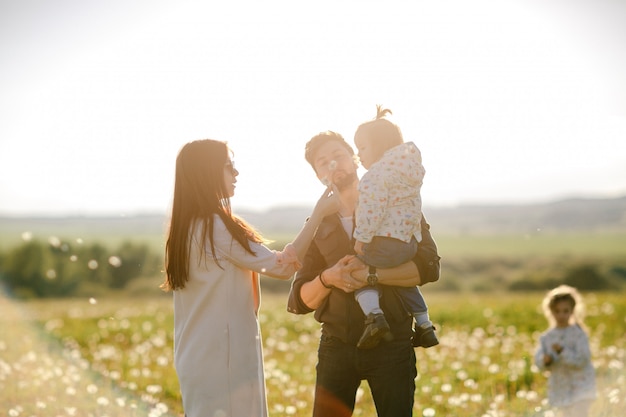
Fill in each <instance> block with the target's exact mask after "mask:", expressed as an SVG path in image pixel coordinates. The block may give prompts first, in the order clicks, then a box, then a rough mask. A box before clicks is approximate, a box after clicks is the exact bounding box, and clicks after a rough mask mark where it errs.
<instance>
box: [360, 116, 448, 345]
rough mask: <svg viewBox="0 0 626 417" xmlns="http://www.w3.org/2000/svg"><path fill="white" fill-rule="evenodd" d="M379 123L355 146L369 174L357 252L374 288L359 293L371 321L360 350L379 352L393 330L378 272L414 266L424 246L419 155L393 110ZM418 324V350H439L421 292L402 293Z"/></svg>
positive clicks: (365, 128) (364, 129)
mask: <svg viewBox="0 0 626 417" xmlns="http://www.w3.org/2000/svg"><path fill="white" fill-rule="evenodd" d="M376 110H377V114H376V118H375V119H374V120H372V121H369V122H366V123H363V124H361V125H360V126H359V127H358V129H357V131H356V133H355V135H354V144H355V145H356V147H357V150H358V156H359V159H360V160H361V164H362V165H363V167H364V168H365V169H367V170H368V171H367V172H366V173H365V175H363V178H361V181H360V182H359V200H358V205H357V209H356V214H355V216H356V221H355V222H356V225H355V229H354V234H353V236H354V238H355V239H356V244H355V247H354V250H355V252H356V253H357V257H358V258H359V259H360V260H361V261H362V262H363V263H364V264H366V265H368V266H369V267H370V276H371V277H372V278H373V279H372V280H370V279H369V278H368V281H369V282H370V286H369V287H365V288H362V289H360V290H358V291H356V292H355V297H356V300H357V302H358V303H359V305H360V306H361V309H362V310H363V313H364V314H365V316H366V319H365V330H364V332H363V334H362V336H361V338H360V340H359V342H358V344H357V347H359V348H362V349H369V348H373V347H375V346H376V345H377V344H378V343H379V342H380V340H381V339H387V338H389V336H390V334H389V324H388V323H387V320H386V319H385V316H384V314H383V311H382V309H381V308H380V305H379V300H378V298H379V294H378V290H377V289H376V287H375V283H376V282H375V276H376V275H375V268H392V267H395V266H398V265H401V264H403V263H405V262H408V261H410V260H411V259H412V258H413V257H414V256H415V254H416V252H417V250H418V246H417V245H418V242H419V241H421V239H422V235H421V222H422V199H421V195H420V189H421V187H422V181H423V178H424V174H425V170H424V166H423V165H422V157H421V154H420V151H419V149H418V148H417V146H415V144H414V143H413V142H406V143H405V142H404V139H403V137H402V133H401V132H400V128H399V127H398V126H396V125H395V124H394V123H392V122H390V121H389V120H387V119H386V118H385V116H386V115H387V114H391V111H390V110H388V109H383V108H382V106H380V105H378V106H376ZM398 294H399V295H400V296H401V298H402V300H403V301H404V304H405V305H406V307H407V308H408V310H409V311H410V312H411V313H412V314H413V317H414V318H415V335H414V337H413V346H422V347H425V348H428V347H431V346H435V345H437V344H439V340H437V336H436V335H435V328H434V326H433V324H432V322H431V321H430V318H429V316H428V307H427V306H426V301H425V300H424V297H423V296H422V294H421V292H420V290H419V288H418V287H410V288H401V289H398Z"/></svg>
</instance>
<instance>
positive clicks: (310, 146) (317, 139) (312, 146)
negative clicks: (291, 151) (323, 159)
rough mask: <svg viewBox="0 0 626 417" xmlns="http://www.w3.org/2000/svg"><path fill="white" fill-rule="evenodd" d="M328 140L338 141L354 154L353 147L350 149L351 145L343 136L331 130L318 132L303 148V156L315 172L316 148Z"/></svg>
mask: <svg viewBox="0 0 626 417" xmlns="http://www.w3.org/2000/svg"><path fill="white" fill-rule="evenodd" d="M330 141H336V142H339V143H340V144H341V146H343V147H344V148H346V150H347V151H348V153H349V154H350V155H354V149H352V146H350V145H349V144H348V142H346V140H345V139H344V138H343V136H341V135H340V134H339V133H337V132H333V131H332V130H327V131H325V132H320V133H318V134H317V135H315V136H313V137H312V138H311V139H310V140H309V141H308V142H307V143H306V145H305V148H304V158H305V159H306V160H307V162H308V163H309V164H310V165H311V167H312V168H313V170H314V171H315V172H317V171H316V170H315V165H314V162H315V155H316V154H317V151H318V149H319V148H320V147H321V146H322V145H324V144H325V143H328V142H330Z"/></svg>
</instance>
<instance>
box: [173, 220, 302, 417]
mask: <svg viewBox="0 0 626 417" xmlns="http://www.w3.org/2000/svg"><path fill="white" fill-rule="evenodd" d="M192 229H193V230H192V238H191V245H190V265H189V281H188V282H187V283H186V285H185V288H184V289H182V290H176V291H174V366H175V368H176V373H177V375H178V379H179V383H180V388H181V393H182V399H183V408H184V410H185V415H186V416H187V417H256V416H260V417H265V416H267V415H268V412H267V403H266V395H265V380H264V373H263V352H262V347H261V346H262V345H261V333H260V330H259V323H258V320H257V313H258V308H259V305H260V288H259V280H258V273H262V274H263V275H267V276H272V277H277V278H283V279H287V278H289V277H290V276H292V275H293V274H294V273H295V271H296V266H295V265H294V264H279V263H278V257H279V255H278V253H277V252H275V251H272V250H270V249H268V248H267V247H265V246H263V245H261V244H256V243H251V248H252V250H253V251H254V252H255V253H256V256H254V255H252V254H250V253H248V252H246V251H245V249H244V248H243V247H242V246H241V245H240V244H239V243H237V241H235V240H234V239H233V238H232V236H231V235H230V233H229V232H228V230H227V229H226V226H225V225H224V223H223V222H222V221H221V219H220V218H219V217H218V216H215V228H214V234H213V236H214V245H215V253H216V255H217V259H218V262H219V265H220V266H221V268H220V266H218V265H217V264H216V263H215V260H214V259H213V255H212V254H211V253H210V244H209V242H208V240H207V244H206V248H207V253H206V254H203V253H201V250H202V245H201V242H202V240H203V239H204V237H203V236H202V225H201V223H200V222H197V223H196V224H195V225H194V226H193V228H192ZM222 268H223V269H222Z"/></svg>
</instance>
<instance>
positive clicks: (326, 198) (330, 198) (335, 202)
mask: <svg viewBox="0 0 626 417" xmlns="http://www.w3.org/2000/svg"><path fill="white" fill-rule="evenodd" d="M340 204H341V202H340V201H339V193H338V192H337V187H336V186H335V184H331V185H329V186H328V187H326V189H325V190H324V193H322V195H321V196H320V198H319V200H317V203H316V204H315V208H314V209H313V213H312V214H311V217H317V218H319V219H320V220H321V219H323V218H324V217H326V216H329V215H331V214H334V213H336V212H337V211H338V210H339V207H340Z"/></svg>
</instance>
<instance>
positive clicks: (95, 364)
mask: <svg viewBox="0 0 626 417" xmlns="http://www.w3.org/2000/svg"><path fill="white" fill-rule="evenodd" d="M424 290H425V295H426V297H427V300H428V302H429V307H430V312H431V318H432V319H433V320H434V321H435V323H436V326H437V328H438V334H439V338H440V341H441V343H440V345H438V346H435V347H433V348H430V349H421V348H419V349H416V350H415V352H416V356H417V366H418V372H419V374H418V377H417V380H416V386H417V389H416V393H415V408H414V415H415V416H423V417H433V416H472V417H473V416H477V417H505V416H506V417H508V416H546V417H548V416H553V415H554V414H553V412H552V410H550V409H549V407H548V405H547V403H546V400H545V397H546V382H547V378H546V375H543V374H542V373H541V372H540V371H538V369H537V368H536V367H535V366H534V364H533V360H532V356H533V353H534V350H535V347H536V342H537V339H538V336H539V333H540V332H542V331H543V330H544V329H545V328H546V327H547V323H546V321H545V318H544V317H543V315H542V314H541V312H540V309H539V304H540V301H541V298H542V297H543V293H539V292H536V293H528V294H523V295H520V294H515V295H513V294H509V293H502V294H494V293H490V294H474V293H471V294H462V293H454V294H448V293H433V294H428V287H427V286H426V287H425V288H424ZM584 296H585V300H586V303H587V310H588V314H587V318H586V324H587V326H588V327H589V333H590V342H591V349H592V355H593V363H594V366H595V368H596V375H597V383H598V399H597V400H596V402H595V403H594V405H593V408H592V416H593V417H601V416H602V417H621V416H624V415H626V400H624V398H626V372H625V370H624V362H625V360H626V357H625V352H626V321H625V320H626V300H625V299H624V297H623V295H622V294H610V293H587V294H584ZM285 302H286V295H285V294H274V293H265V294H264V296H263V302H262V306H261V313H260V322H261V327H262V334H263V346H264V353H265V367H266V383H267V392H268V404H269V409H270V415H271V416H275V417H278V416H310V415H311V407H312V400H313V386H314V382H315V365H316V353H317V352H316V349H317V341H318V337H319V324H318V323H316V322H315V321H314V319H313V317H312V315H306V316H295V315H291V314H289V313H287V312H286V309H285ZM0 311H1V312H2V314H1V315H0V404H2V410H1V411H0V415H3V416H10V417H18V416H28V417H32V416H55V417H56V416H98V417H105V416H111V417H113V416H125V417H133V416H142V417H143V416H149V417H157V416H176V417H180V416H183V410H182V405H181V401H180V394H179V391H178V381H177V378H176V373H175V371H174V367H173V360H172V357H173V355H172V354H173V341H172V340H173V339H172V336H173V313H172V302H171V298H170V296H168V295H163V296H151V297H145V298H142V297H108V298H99V299H96V298H76V299H69V300H68V299H61V300H32V301H23V302H18V301H14V300H10V299H8V298H6V297H2V296H0ZM206 367H207V371H210V364H206ZM2 413H4V414H2ZM354 415H356V416H374V415H376V413H375V409H374V407H373V403H372V401H371V396H370V393H369V389H368V386H367V384H366V383H365V382H364V383H363V384H362V385H361V388H360V389H359V392H358V399H357V404H356V409H355V412H354Z"/></svg>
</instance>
